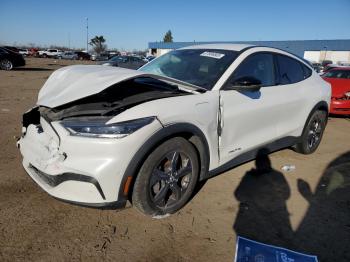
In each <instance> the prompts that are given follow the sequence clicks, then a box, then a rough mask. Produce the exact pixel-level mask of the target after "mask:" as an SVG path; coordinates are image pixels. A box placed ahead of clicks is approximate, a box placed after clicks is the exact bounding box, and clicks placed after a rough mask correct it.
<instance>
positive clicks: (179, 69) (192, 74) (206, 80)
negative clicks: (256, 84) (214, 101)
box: [139, 49, 238, 90]
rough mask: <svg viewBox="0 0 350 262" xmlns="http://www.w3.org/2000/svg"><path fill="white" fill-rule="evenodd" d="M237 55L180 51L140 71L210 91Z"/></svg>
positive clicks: (213, 51) (220, 52)
mask: <svg viewBox="0 0 350 262" xmlns="http://www.w3.org/2000/svg"><path fill="white" fill-rule="evenodd" d="M237 54H238V52H236V51H231V50H221V49H180V50H175V51H171V52H168V53H166V54H165V55H163V56H161V57H159V58H157V59H155V60H152V61H151V62H149V63H148V64H146V65H145V66H143V67H142V68H140V69H139V70H141V71H144V72H148V73H153V74H157V75H161V76H168V77H171V78H175V79H178V80H181V81H184V82H187V83H190V84H193V85H196V86H199V87H203V88H205V89H207V90H210V89H212V88H213V87H214V85H215V83H216V82H217V81H218V80H219V78H220V77H221V76H222V74H223V73H224V72H225V71H226V69H227V68H228V67H229V66H230V65H231V64H232V62H233V61H234V60H235V59H236V57H237Z"/></svg>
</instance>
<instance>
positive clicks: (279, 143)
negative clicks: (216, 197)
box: [208, 136, 300, 178]
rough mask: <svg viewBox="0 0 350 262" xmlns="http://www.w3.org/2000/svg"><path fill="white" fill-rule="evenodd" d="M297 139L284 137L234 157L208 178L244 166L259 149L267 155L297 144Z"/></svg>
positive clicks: (253, 157)
mask: <svg viewBox="0 0 350 262" xmlns="http://www.w3.org/2000/svg"><path fill="white" fill-rule="evenodd" d="M299 139H300V138H299V137H292V136H289V137H284V138H281V139H278V140H276V141H274V142H272V143H269V144H267V145H264V146H261V147H259V148H256V149H253V150H251V151H248V152H246V153H243V154H242V155H239V156H237V157H235V158H234V159H232V160H230V161H229V162H227V163H226V164H224V165H222V166H219V167H217V168H215V169H213V170H211V171H209V173H208V178H209V177H213V176H217V175H219V174H221V173H223V172H226V171H228V170H230V169H232V168H234V167H237V166H239V165H241V164H244V163H246V162H248V161H251V160H253V159H255V158H256V156H257V153H258V151H259V150H261V149H265V150H266V152H267V153H272V152H274V151H277V150H280V149H283V148H287V147H290V146H293V145H295V144H296V143H298V141H299Z"/></svg>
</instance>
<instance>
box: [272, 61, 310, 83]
mask: <svg viewBox="0 0 350 262" xmlns="http://www.w3.org/2000/svg"><path fill="white" fill-rule="evenodd" d="M277 64H278V69H279V78H280V81H279V84H281V85H288V84H293V83H297V82H299V81H301V80H303V79H304V78H305V76H304V69H303V65H302V64H301V63H300V62H298V61H297V60H295V59H293V58H290V57H288V56H284V55H277ZM306 73H307V72H306Z"/></svg>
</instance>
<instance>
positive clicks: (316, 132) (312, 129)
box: [295, 110, 327, 154]
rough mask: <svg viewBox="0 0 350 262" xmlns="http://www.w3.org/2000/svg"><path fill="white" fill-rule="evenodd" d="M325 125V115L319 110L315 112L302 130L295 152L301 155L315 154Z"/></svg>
mask: <svg viewBox="0 0 350 262" xmlns="http://www.w3.org/2000/svg"><path fill="white" fill-rule="evenodd" d="M326 123H327V113H326V112H325V111H320V110H317V111H315V112H314V113H313V114H312V116H311V117H310V118H309V121H308V122H307V124H306V126H305V128H304V131H303V134H302V136H301V141H300V142H299V143H298V144H296V145H295V150H296V151H297V152H299V153H302V154H311V153H313V152H315V150H316V149H317V148H318V146H319V145H320V142H321V139H322V136H323V132H324V129H325V127H326Z"/></svg>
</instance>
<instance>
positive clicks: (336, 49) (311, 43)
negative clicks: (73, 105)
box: [148, 39, 350, 63]
mask: <svg viewBox="0 0 350 262" xmlns="http://www.w3.org/2000/svg"><path fill="white" fill-rule="evenodd" d="M213 43H234V44H251V45H259V46H270V47H275V48H279V49H282V50H286V51H288V52H290V53H293V54H296V55H298V56H300V57H304V58H305V59H308V60H310V61H312V62H321V61H323V60H331V61H332V62H333V63H342V62H345V63H350V39H338V40H291V41H217V42H215V41H214V42H173V43H164V42H150V43H148V48H149V54H150V55H155V56H159V55H162V54H164V53H166V52H168V51H170V50H173V49H178V48H181V47H185V46H190V45H200V44H213Z"/></svg>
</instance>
